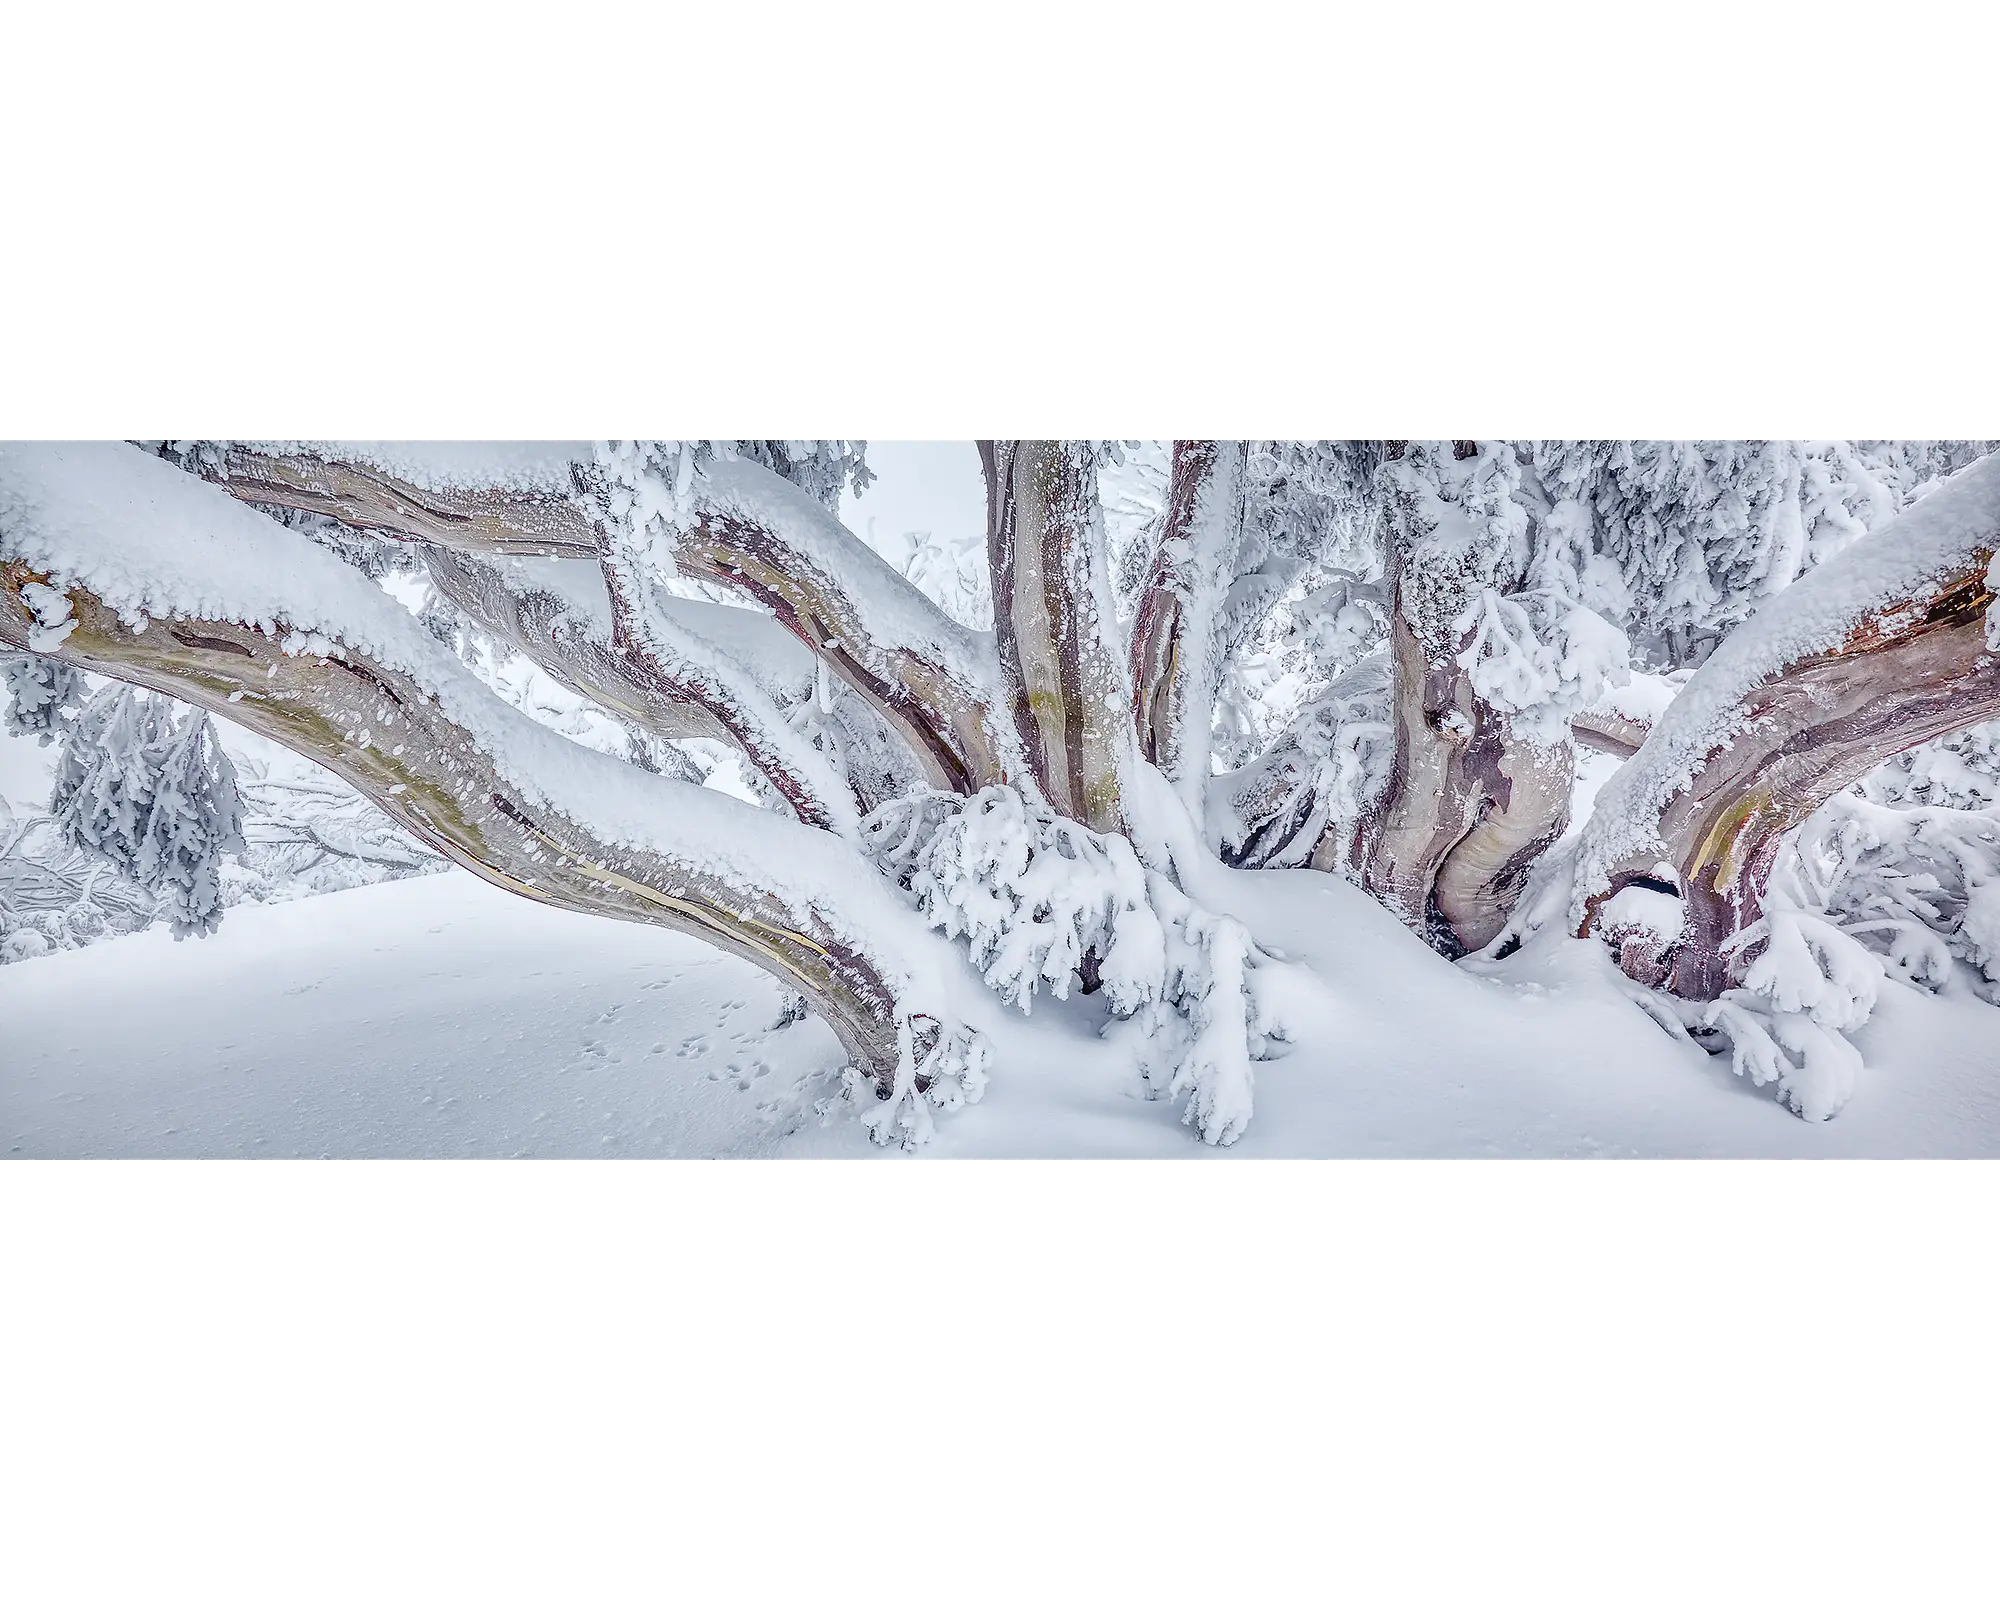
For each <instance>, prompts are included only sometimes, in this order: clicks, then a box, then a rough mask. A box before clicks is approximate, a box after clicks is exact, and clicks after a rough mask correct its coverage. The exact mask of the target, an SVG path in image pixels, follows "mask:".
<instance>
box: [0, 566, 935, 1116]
mask: <svg viewBox="0 0 2000 1600" xmlns="http://www.w3.org/2000/svg"><path fill="white" fill-rule="evenodd" d="M46 581H47V580H46V579H45V577H44V576H43V575H42V574H40V573H38V572H36V571H35V570H34V569H33V568H32V567H30V566H29V565H28V564H27V563H25V562H23V561H19V560H15V561H10V562H6V563H4V564H0V641H4V642H5V643H7V644H8V645H9V646H12V647H14V648H26V647H28V645H29V641H30V639H31V637H32V636H33V634H34V632H35V620H36V619H35V617H34V615H33V614H32V612H31V610H30V608H29V607H28V605H27V603H26V602H25V601H24V599H23V597H22V593H21V591H22V589H23V588H24V587H25V586H27V585H29V584H31V583H44V582H46ZM67 596H68V601H69V605H70V608H71V615H72V616H73V617H74V619H75V621H76V626H75V628H74V630H73V631H71V632H70V634H69V636H68V638H67V639H66V640H65V641H64V643H63V644H62V646H61V648H60V649H59V650H58V651H57V652H55V654H56V658H57V659H59V660H63V661H67V662H69V663H71V664H72V665H75V666H80V667H87V668H89V669H90V670H91V671H94V672H101V673H104V674H106V675H107V676H109V677H113V678H117V679H120V680H122V681H123V682H126V683H131V684H136V685H138V686H139V687H141V688H145V689H152V690H157V691H159V692H160V693H163V694H167V695H171V696H173V697H174V698H176V699H178V700H183V701H186V702H187V703H189V704H190V705H196V706H200V707H202V708H203V709H205V710H208V711H212V712H214V713H215V714H216V715H218V716H221V717H224V718H227V719H228V720H229V721H231V722H235V723H238V724H240V725H242V726H243V727H246V728H249V729H251V730H252V731H254V732H257V733H260V734H263V735H264V736H265V737H267V738H270V739H273V740H275V741H277V742H278V743H280V744H282V745H285V746H286V747H287V748H289V749H292V750H295V751H297V752H298V753H299V754H300V755H302V756H305V757H306V758H307V759H308V760H311V761H314V762H316V763H318V764H319V765H321V766H323V767H325V768H327V769H328V770H329V771H332V772H334V773H337V774H338V775H339V776H340V777H342V778H344V779H346V780H347V781H348V782H349V783H351V784H353V785H354V786H355V787H356V788H357V789H359V790H360V791H361V793H362V794H363V795H365V796H366V797H367V798H368V799H369V800H370V801H372V802H373V803H374V804H375V805H376V806H378V807H379V808H380V809H381V810H382V811H384V812H385V813H387V814H388V815H389V816H391V817H393V818H394V819H395V820H396V821H397V822H398V823H400V824H401V825H402V826H403V827H405V828H407V829H408V830H409V831H410V832H411V833H413V834H414V835H416V837H417V838H419V839H421V840H423V841H424V842H425V843H426V844H429V845H430V846H432V847H433V848H434V849H437V850H439V851H440V852H442V853H443V854H444V855H446V856H447V857H449V858H450V859H451V860H453V861H456V862H457V863H458V864H459V865H461V866H464V867H466V868H468V869H469V870H471V871H473V872H475V873H477V874H478V875H479V876H480V877H482V878H485V879H486V880H487V881H488V882H490V883H495V884H498V885H499V886H500V887H502V888H504V889H508V890H510V891H512V892H513V893H515V894H519V895H523V896H525V897H527V898H529V899H532V900H538V901H541V902H542V903H543V904H546V905H553V906H559V907H563V908H565V909H568V910H573V911H585V912H589V913H591V914H593V915H596V916H603V917H613V918H617V919H619V920H622V921H627V922H640V923H648V924H652V925H655V926H661V927H670V928H675V929H678V930H679V931H681V932H683V933H689V934H692V935H694V936H695V937H696V938H698V939H701V940H703V941H704V942H705V943H708V944H711V945H715V946H717V947H718V948H720V949H723V950H726V951H729V952H730V953H731V954H734V955H740V956H742V957H744V958H745V959H746V960H748V961H751V962H754V963H755V964H756V965H757V966H759V967H761V968H763V970H764V971H766V972H768V973H770V974H772V976H774V977H777V978H779V979H781V980H782V981H784V982H785V983H788V984H790V985H792V986H793V987H795V988H797V989H798V990H800V991H801V992H802V993H803V994H804V995H805V996H806V999H807V1001H808V1003H809V1004H811V1005H812V1007H813V1009H814V1010H815V1011H817V1012H818V1013H819V1014H820V1015H821V1016H822V1017H823V1018H824V1019H825V1020H826V1022H827V1023H828V1025H829V1026H830V1027H831V1028H832V1029H833V1031H834V1033H835V1035H836V1036H837V1037H838V1038H839V1039H840V1042H841V1044H842V1046H843V1047H844V1048H845V1049H846V1050H847V1052H848V1054H849V1056H850V1058H851V1059H852V1060H853V1061H854V1062H855V1063H856V1064H857V1065H858V1066H860V1067H862V1068H863V1069H864V1070H865V1071H867V1072H869V1073H870V1074H871V1075H873V1076H874V1077H875V1078H876V1079H877V1081H878V1082H880V1083H881V1084H883V1085H884V1086H887V1085H888V1084H890V1083H891V1082H892V1081H893V1079H894V1077H895V1073H896V1067H897V1061H898V1047H897V1028H896V997H895V994H894V991H893V988H892V986H891V982H890V980H889V978H888V976H887V975H886V974H885V973H884V972H883V971H881V970H880V969H879V968H878V967H877V966H876V965H875V964H874V963H873V962H872V961H871V960H869V959H868V957H867V956H865V955H864V954H863V953H862V952H861V951H860V950H859V949H858V948H856V945H855V941H854V940H853V938H852V936H851V935H848V934H846V933H844V932H843V931H842V930H841V929H839V928H837V927H836V926H834V925H833V924H832V922H831V921H830V920H829V919H828V918H826V917H824V916H821V915H818V914H816V913H815V914H811V915H808V916H805V917H804V918H801V917H800V916H799V915H797V914H796V913H795V912H794V911H793V910H792V909H790V908H788V907H787V906H786V905H784V904H782V903H781V902H780V901H778V900H777V899H776V898H774V897H773V896H771V895H769V894H763V893H759V892H758V891H756V890H755V889H754V888H751V887H746V886H745V885H744V884H742V883H739V882H732V881H728V880H725V879H724V878H721V877H719V876H717V875H716V874H715V873H714V872H712V871H707V870H704V869H703V868H702V867H700V866H699V865H698V864H696V863H694V862H692V861H681V860H677V859H673V858H669V857H666V856H661V855H656V854H653V853H651V852H649V851H646V850H642V849H636V848H633V847H631V846H629V845H625V844H621V843H619V842H617V841H616V840H614V839H611V838H607V837H604V836H601V835H599V834H598V833H597V832H595V831H594V830H593V829H592V827H591V826H590V825H589V824H588V823H586V822H583V821H579V820H578V819H577V818H575V817H572V816H568V815H565V814H564V813H562V812H560V811H557V810H554V809H552V808H550V807H547V806H544V805H539V804H537V803H536V802H535V801H533V800H532V799H530V798H529V797H528V796H527V795H525V794H523V793H522V792H521V790H520V789H519V787H518V786H517V785H515V784H514V783H512V782H511V781H509V780H508V779H507V778H505V777H504V776H503V775H502V774H501V773H500V772H499V771H498V770H497V769H496V767H495V765H494V763H493V762H492V760H491V759H490V758H489V757H488V756H487V754H486V753H485V751H484V750H483V749H482V748H481V745H480V743H479V739H478V736H477V735H475V734H474V733H473V732H471V731H469V730H468V729H466V728H463V727H461V726H459V725H457V724H456V723H454V722H452V721H451V720H449V719H448V718H447V717H446V715H445V714H444V712H443V711H442V710H441V709H440V708H439V706H438V704H437V703H436V701H435V700H434V699H433V698H432V697H431V696H429V695H427V694H426V693H425V691H424V690H423V689H422V688H421V687H419V686H418V685H417V684H416V683H414V682H413V681H411V680H410V679H409V678H407V677H405V676H404V675H402V674H400V673H398V672H395V671H392V670H390V669H388V668H386V667H383V666H381V665H380V664H378V663H375V662H372V661H368V660H365V659H362V658H360V657H358V656H357V655H356V654H354V653H352V652H348V653H345V654H335V655H324V656H322V655H316V654H311V653H301V654H287V653H286V651H285V650H284V649H283V647H282V646H281V644H280V643H279V641H278V640H277V639H276V638H274V637H273V636H272V635H271V634H269V633H266V632H263V631H261V630H259V629H256V628H250V627H243V626H240V625H238V624H235V623H229V622H219V621H214V620H208V619H199V620H196V619H176V618H173V617H152V618H150V619H148V621H147V625H146V626H145V627H144V629H143V630H138V629H134V628H133V627H131V626H130V625H128V624H127V623H125V622H123V621H121V620H120V618H119V617H118V615H117V614H116V613H115V612H114V611H113V610H112V608H111V607H109V606H107V605H106V604H104V603H103V601H101V600H100V599H98V598H97V597H96V596H95V595H92V594H90V593H89V592H87V591H86V590H84V589H82V588H80V587H78V586H75V585H70V586H68V588H67ZM603 759H605V760H607V761H608V760H610V759H611V758H609V757H606V758H603ZM655 781H658V782H661V783H663V784H665V783H669V782H671V781H672V780H667V779H659V780H655ZM807 837H825V836H816V835H808V836H807ZM826 842H827V844H828V845H829V846H833V843H834V842H833V841H832V840H831V839H827V841H826ZM836 847H837V846H836Z"/></svg>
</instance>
